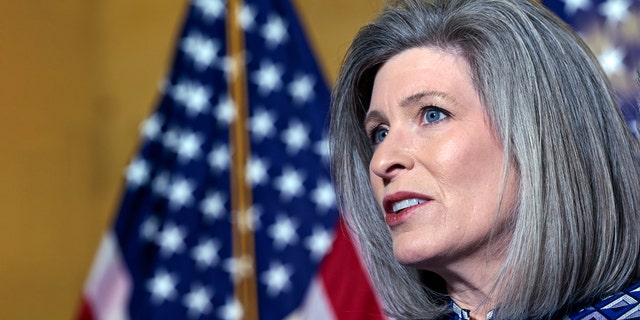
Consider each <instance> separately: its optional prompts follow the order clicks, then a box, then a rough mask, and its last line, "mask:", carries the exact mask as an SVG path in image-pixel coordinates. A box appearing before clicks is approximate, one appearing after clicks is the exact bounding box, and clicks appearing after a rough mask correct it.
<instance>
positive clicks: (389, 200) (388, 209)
mask: <svg viewBox="0 0 640 320" xmlns="http://www.w3.org/2000/svg"><path fill="white" fill-rule="evenodd" d="M407 199H421V200H425V202H424V203H421V204H418V205H415V206H412V207H409V208H406V209H404V210H401V211H400V212H398V213H394V212H393V204H394V203H396V202H398V201H402V200H407ZM431 200H433V198H431V197H429V196H427V195H424V194H421V193H416V192H407V191H401V192H396V193H392V194H389V195H387V196H385V197H384V198H383V199H382V206H383V208H384V211H385V213H386V215H385V221H386V222H387V225H389V226H390V227H394V226H396V225H399V224H401V223H402V222H403V221H404V220H405V219H406V217H407V216H408V215H409V214H410V213H411V212H413V211H414V209H415V208H418V207H420V206H423V205H425V204H427V203H429V201H431Z"/></svg>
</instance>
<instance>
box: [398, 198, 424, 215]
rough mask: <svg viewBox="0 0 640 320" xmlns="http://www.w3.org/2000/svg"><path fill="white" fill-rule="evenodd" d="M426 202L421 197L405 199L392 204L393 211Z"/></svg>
mask: <svg viewBox="0 0 640 320" xmlns="http://www.w3.org/2000/svg"><path fill="white" fill-rule="evenodd" d="M424 202H427V200H422V199H406V200H402V201H399V202H396V203H394V204H393V212H394V213H397V212H398V211H400V210H403V209H406V208H409V207H413V206H415V205H419V204H421V203H424Z"/></svg>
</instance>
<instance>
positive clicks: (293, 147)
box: [282, 120, 309, 155]
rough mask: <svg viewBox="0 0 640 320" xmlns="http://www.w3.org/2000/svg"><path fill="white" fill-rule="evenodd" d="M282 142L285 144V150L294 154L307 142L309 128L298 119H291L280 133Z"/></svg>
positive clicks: (304, 146) (305, 145)
mask: <svg viewBox="0 0 640 320" xmlns="http://www.w3.org/2000/svg"><path fill="white" fill-rule="evenodd" d="M282 142H284V143H285V144H286V145H287V152H288V153H289V154H291V155H295V154H297V153H298V152H300V150H302V149H303V148H306V147H307V145H308V144H309V129H308V128H307V126H305V125H304V124H303V123H302V122H300V121H297V120H294V121H291V122H290V123H289V127H287V129H286V130H285V131H284V132H283V133H282Z"/></svg>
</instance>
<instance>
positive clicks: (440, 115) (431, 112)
mask: <svg viewBox="0 0 640 320" xmlns="http://www.w3.org/2000/svg"><path fill="white" fill-rule="evenodd" d="M446 117H447V114H446V113H445V112H444V111H443V110H441V109H439V108H429V109H428V110H427V111H426V112H425V113H424V121H425V122H426V123H434V122H438V121H440V120H442V119H444V118H446Z"/></svg>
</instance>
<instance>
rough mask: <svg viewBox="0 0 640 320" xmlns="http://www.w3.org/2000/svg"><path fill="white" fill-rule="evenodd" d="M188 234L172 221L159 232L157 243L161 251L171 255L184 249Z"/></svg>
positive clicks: (163, 253) (168, 255)
mask: <svg viewBox="0 0 640 320" xmlns="http://www.w3.org/2000/svg"><path fill="white" fill-rule="evenodd" d="M186 237H187V234H186V232H185V230H184V229H183V228H180V227H178V226H176V225H174V224H172V223H169V224H167V225H166V226H165V227H164V228H163V229H162V231H161V232H160V233H158V234H157V243H158V246H159V247H160V253H161V254H162V255H164V256H165V257H170V256H172V255H173V254H175V253H180V252H182V250H184V239H185V238H186Z"/></svg>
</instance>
